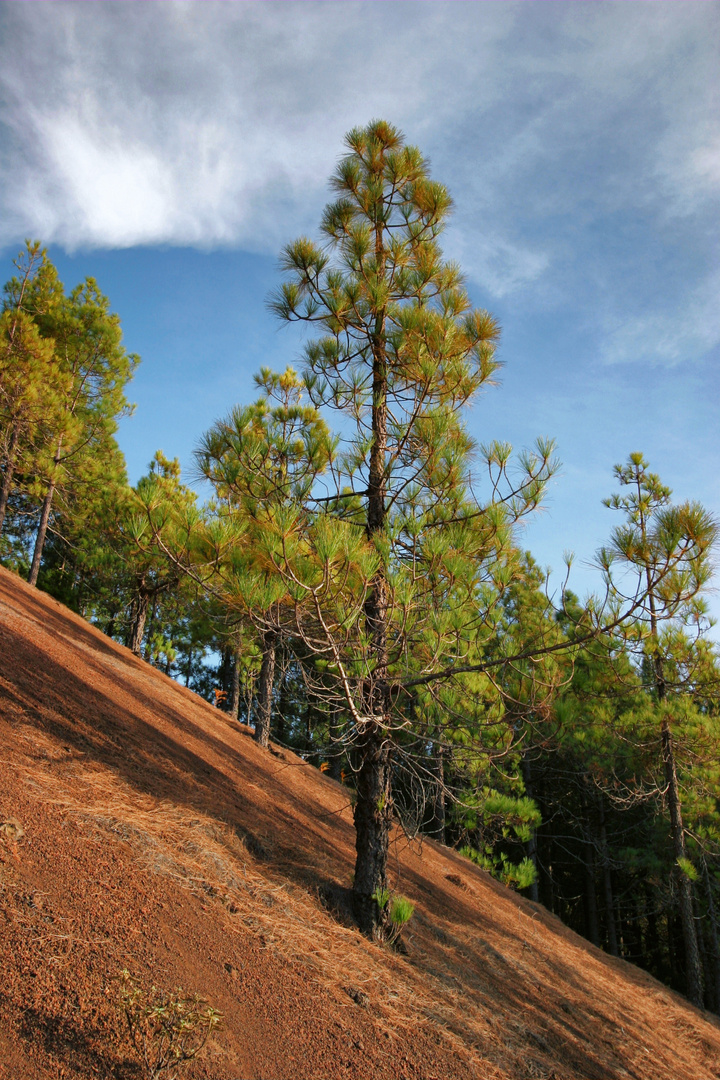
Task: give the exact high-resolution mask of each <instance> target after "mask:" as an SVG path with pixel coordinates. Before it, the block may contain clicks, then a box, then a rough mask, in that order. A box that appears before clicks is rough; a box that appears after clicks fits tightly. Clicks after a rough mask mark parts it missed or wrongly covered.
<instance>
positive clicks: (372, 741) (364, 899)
mask: <svg viewBox="0 0 720 1080" xmlns="http://www.w3.org/2000/svg"><path fill="white" fill-rule="evenodd" d="M359 749H360V760H361V762H362V764H361V766H360V771H359V772H358V774H357V775H356V777H355V783H356V790H357V802H356V804H355V812H354V818H355V833H356V835H355V849H356V852H357V858H356V860H355V881H354V884H353V910H354V913H355V918H356V919H357V921H358V924H359V926H360V929H361V930H362V932H363V933H365V934H369V935H371V936H380V934H381V927H382V925H383V912H382V910H381V908H380V907H379V905H378V902H377V897H378V896H379V894H380V893H381V892H382V891H383V890H385V889H387V861H388V847H389V842H390V822H391V820H392V789H391V761H390V745H389V742H388V741H387V740H386V738H385V735H384V732H383V730H382V727H381V726H380V725H379V724H373V723H371V722H367V724H366V727H365V730H364V731H363V732H362V734H361V736H360V739H359Z"/></svg>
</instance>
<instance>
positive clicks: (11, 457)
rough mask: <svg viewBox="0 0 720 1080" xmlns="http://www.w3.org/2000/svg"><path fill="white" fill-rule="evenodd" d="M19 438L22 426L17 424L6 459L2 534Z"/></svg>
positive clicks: (1, 496) (0, 506)
mask: <svg viewBox="0 0 720 1080" xmlns="http://www.w3.org/2000/svg"><path fill="white" fill-rule="evenodd" d="M19 438H20V426H19V424H15V425H14V427H13V429H12V435H11V436H10V445H9V446H8V451H7V456H6V458H5V471H4V472H3V480H2V487H1V488H0V532H2V527H3V522H4V521H5V513H6V511H7V504H8V499H9V498H10V491H11V489H12V478H13V475H14V473H15V458H16V453H17V444H18V440H19Z"/></svg>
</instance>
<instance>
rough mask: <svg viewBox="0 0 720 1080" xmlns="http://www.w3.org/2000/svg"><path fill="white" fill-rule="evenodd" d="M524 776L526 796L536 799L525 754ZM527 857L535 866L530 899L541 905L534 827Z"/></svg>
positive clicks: (523, 763) (523, 762)
mask: <svg viewBox="0 0 720 1080" xmlns="http://www.w3.org/2000/svg"><path fill="white" fill-rule="evenodd" d="M522 774H523V783H524V785H525V794H526V795H527V797H528V799H534V798H535V795H534V789H533V780H532V770H531V768H530V760H529V758H528V756H527V754H523V756H522ZM527 857H528V859H529V860H530V862H531V863H532V864H533V867H534V868H535V877H534V878H533V880H532V883H531V885H530V889H529V892H530V899H531V900H532V901H533V903H535V904H539V903H540V884H539V881H540V875H539V869H538V843H537V830H536V829H534V828H532V826H531V828H530V838H529V839H528V842H527Z"/></svg>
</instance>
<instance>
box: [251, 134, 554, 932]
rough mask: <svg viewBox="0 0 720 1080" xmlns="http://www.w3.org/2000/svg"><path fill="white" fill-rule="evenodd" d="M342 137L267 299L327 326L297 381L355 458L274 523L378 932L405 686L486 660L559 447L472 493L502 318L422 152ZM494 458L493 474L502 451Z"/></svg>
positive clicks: (362, 910)
mask: <svg viewBox="0 0 720 1080" xmlns="http://www.w3.org/2000/svg"><path fill="white" fill-rule="evenodd" d="M346 144H347V150H348V152H347V154H346V155H345V157H343V158H342V159H341V162H340V164H339V166H338V169H337V171H336V173H335V175H334V177H333V180H332V186H333V188H334V190H335V192H336V194H337V196H338V198H337V200H336V201H335V202H333V203H331V204H330V205H329V206H328V207H327V208H326V210H325V213H324V215H323V219H322V232H323V239H324V246H322V247H320V246H317V245H315V244H314V243H312V242H311V241H310V240H308V239H301V240H298V241H297V242H296V243H294V244H291V245H290V246H289V247H287V248H286V249H285V252H284V255H283V268H284V270H285V271H286V272H287V273H288V275H289V278H290V280H288V281H287V282H286V283H285V284H284V285H283V286H282V288H281V290H280V291H279V292H278V294H277V295H276V296H275V297H274V299H273V301H272V307H273V309H274V311H275V312H276V313H277V314H278V316H279V317H280V318H281V319H283V320H286V321H289V322H293V321H299V322H305V323H308V324H310V325H311V326H316V327H318V328H319V329H320V330H321V332H322V334H323V336H321V337H320V338H319V339H317V340H314V341H311V342H310V343H309V344H308V345H307V347H306V350H305V357H306V369H305V381H306V384H307V387H308V391H309V393H310V395H311V398H312V400H313V401H314V403H315V404H316V405H317V406H318V407H319V408H328V409H334V410H337V411H338V412H339V413H340V416H341V417H342V421H341V423H342V425H343V435H345V436H347V439H346V444H345V453H344V455H343V456H342V458H341V459H339V461H338V463H337V466H336V471H335V475H334V478H335V479H337V481H338V483H337V487H336V489H335V491H334V492H330V494H329V495H328V496H327V501H326V502H325V503H324V504H318V511H319V510H321V509H323V510H324V513H322V514H321V513H318V515H317V516H316V517H315V519H314V521H313V529H312V530H311V531H310V532H309V533H308V534H307V535H306V536H305V537H304V538H303V539H300V538H298V539H297V541H296V543H295V545H294V546H291V545H288V543H287V541H286V540H285V539H283V538H282V537H281V535H280V532H278V535H277V543H276V547H275V550H276V552H277V553H279V552H281V551H282V555H280V554H277V555H276V558H277V564H278V567H279V569H280V570H281V572H283V573H284V575H285V577H286V579H287V580H288V581H292V582H293V589H294V595H295V597H296V600H297V603H298V605H299V608H300V609H301V611H300V613H299V614H298V616H297V621H298V623H299V625H301V626H303V627H304V633H305V638H306V642H307V644H308V647H309V648H311V649H312V650H314V652H315V654H316V655H317V656H318V657H319V658H322V659H323V662H324V663H325V664H326V665H327V671H328V672H331V673H332V674H333V675H334V677H335V680H336V685H337V688H338V694H339V695H340V696H342V698H343V707H344V708H345V709H346V710H347V712H348V714H349V717H350V718H351V721H352V725H351V732H352V733H351V738H352V744H353V745H352V753H353V757H354V760H355V761H356V762H357V765H356V772H355V777H354V782H355V788H356V803H355V811H354V817H355V827H356V834H357V839H356V850H357V860H356V867H355V881H354V893H353V895H354V907H355V912H356V916H357V918H358V921H359V924H360V926H361V927H362V929H363V930H364V931H365V932H367V933H371V934H372V933H380V934H382V932H383V922H384V919H385V909H384V905H383V904H381V903H380V902H379V898H381V897H383V896H385V895H386V890H387V859H388V840H389V831H390V826H391V821H392V817H393V768H394V764H395V760H396V758H397V753H396V752H397V751H398V749H399V747H400V746H401V744H402V741H403V734H402V733H403V732H405V731H407V730H408V729H409V728H411V727H412V719H411V717H410V714H411V712H412V709H411V698H412V688H413V686H415V685H417V686H420V685H425V686H429V685H430V683H431V681H433V680H439V681H442V678H446V679H447V678H451V677H452V673H453V669H454V668H455V667H457V666H460V665H461V664H462V662H463V660H465V661H467V660H468V659H477V656H478V653H477V648H478V646H477V641H478V637H479V636H480V637H482V626H483V616H482V609H483V604H484V601H485V600H488V597H487V596H483V595H482V590H483V582H485V583H486V584H487V582H488V581H489V580H490V579H491V578H493V575H494V572H495V571H497V572H498V574H497V578H498V580H495V581H494V582H493V588H494V587H496V586H497V587H500V588H501V587H502V583H501V580H499V579H502V578H503V576H506V575H507V574H511V573H512V570H511V568H510V565H509V563H508V561H507V560H505V562H504V563H503V561H502V560H501V558H500V557H499V553H500V552H501V551H503V550H505V549H507V548H508V547H509V546H510V540H511V531H510V530H511V525H512V521H513V520H515V519H516V518H517V517H518V516H519V515H521V514H522V513H525V512H527V511H528V510H529V509H532V508H533V507H534V506H536V505H537V503H538V501H539V499H540V497H541V494H542V490H543V486H544V483H545V481H546V479H547V477H548V475H549V474H550V472H551V448H550V447H549V446H548V445H545V444H543V445H540V446H539V449H538V452H537V453H536V454H534V455H529V456H528V457H526V458H525V460H524V465H525V473H524V475H523V477H522V478H521V480H520V482H519V486H517V487H515V488H514V489H513V490H512V491H510V492H508V493H507V496H506V498H505V500H504V501H503V499H502V498H501V497H500V496H499V495H497V494H496V495H495V497H494V498H493V499H491V501H490V503H489V504H488V505H484V506H480V505H478V504H476V503H474V502H473V500H472V498H471V495H470V454H471V451H472V449H473V446H472V440H471V439H470V438H469V437H468V435H467V433H466V431H465V430H464V428H463V425H462V422H461V419H460V413H461V410H462V409H463V407H464V406H465V405H466V404H468V403H469V402H470V401H471V400H472V398H473V397H474V396H475V395H476V394H477V392H478V391H479V389H480V388H481V387H482V386H483V385H487V384H489V383H491V382H492V379H493V375H494V373H495V372H496V370H497V366H498V365H497V360H496V358H495V348H496V344H497V341H498V337H499V328H498V325H497V323H496V321H495V320H494V319H493V318H492V316H490V315H489V314H488V313H487V312H484V311H476V310H473V309H472V308H471V305H470V301H469V298H468V296H467V292H466V290H465V288H464V285H463V281H462V276H461V274H460V271H459V269H458V268H457V267H456V266H454V265H453V264H451V263H448V262H446V261H444V260H443V258H442V255H441V252H440V249H439V247H438V243H437V238H438V236H439V234H440V232H441V231H442V228H443V226H444V223H445V221H446V219H447V216H448V214H449V212H450V209H451V200H450V197H449V195H448V193H447V191H446V189H445V188H444V187H443V186H442V185H441V184H438V183H436V182H434V181H432V180H431V179H430V177H429V174H428V167H427V163H426V162H425V161H424V159H423V158H422V155H421V154H420V152H419V151H418V150H417V149H416V148H414V147H410V146H406V145H405V143H404V139H403V136H402V135H401V133H400V132H399V131H397V130H396V129H395V128H393V127H392V126H391V125H389V124H387V123H385V122H383V121H376V122H373V123H371V124H370V125H369V126H368V127H367V128H363V129H356V130H353V131H351V132H350V134H349V135H348V136H347V139H346ZM487 459H488V464H489V466H490V468H491V470H492V469H493V468H494V469H495V470H496V480H498V481H501V480H502V479H503V478H504V476H505V475H506V468H507V465H508V460H509V448H507V447H504V446H494V447H491V448H490V449H489V451H488V454H487ZM310 553H311V554H310ZM490 591H491V592H492V591H493V590H492V588H491V589H490ZM417 719H418V718H417V715H416V720H417ZM419 722H420V723H422V719H420V721H419Z"/></svg>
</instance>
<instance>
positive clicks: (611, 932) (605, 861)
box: [598, 795, 620, 956]
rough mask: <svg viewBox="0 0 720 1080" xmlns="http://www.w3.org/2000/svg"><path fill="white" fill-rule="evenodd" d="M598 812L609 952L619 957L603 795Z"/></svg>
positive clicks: (600, 798) (600, 797) (599, 800)
mask: <svg viewBox="0 0 720 1080" xmlns="http://www.w3.org/2000/svg"><path fill="white" fill-rule="evenodd" d="M598 811H599V814H598V817H599V821H600V864H601V867H602V879H603V895H604V898H605V927H606V930H607V940H608V952H609V953H610V955H611V956H619V955H620V951H619V949H618V938H617V928H616V925H615V899H614V897H613V887H612V873H611V869H610V853H609V851H608V843H607V828H606V826H605V803H604V802H603V797H602V795H600V796H599V798H598Z"/></svg>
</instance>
